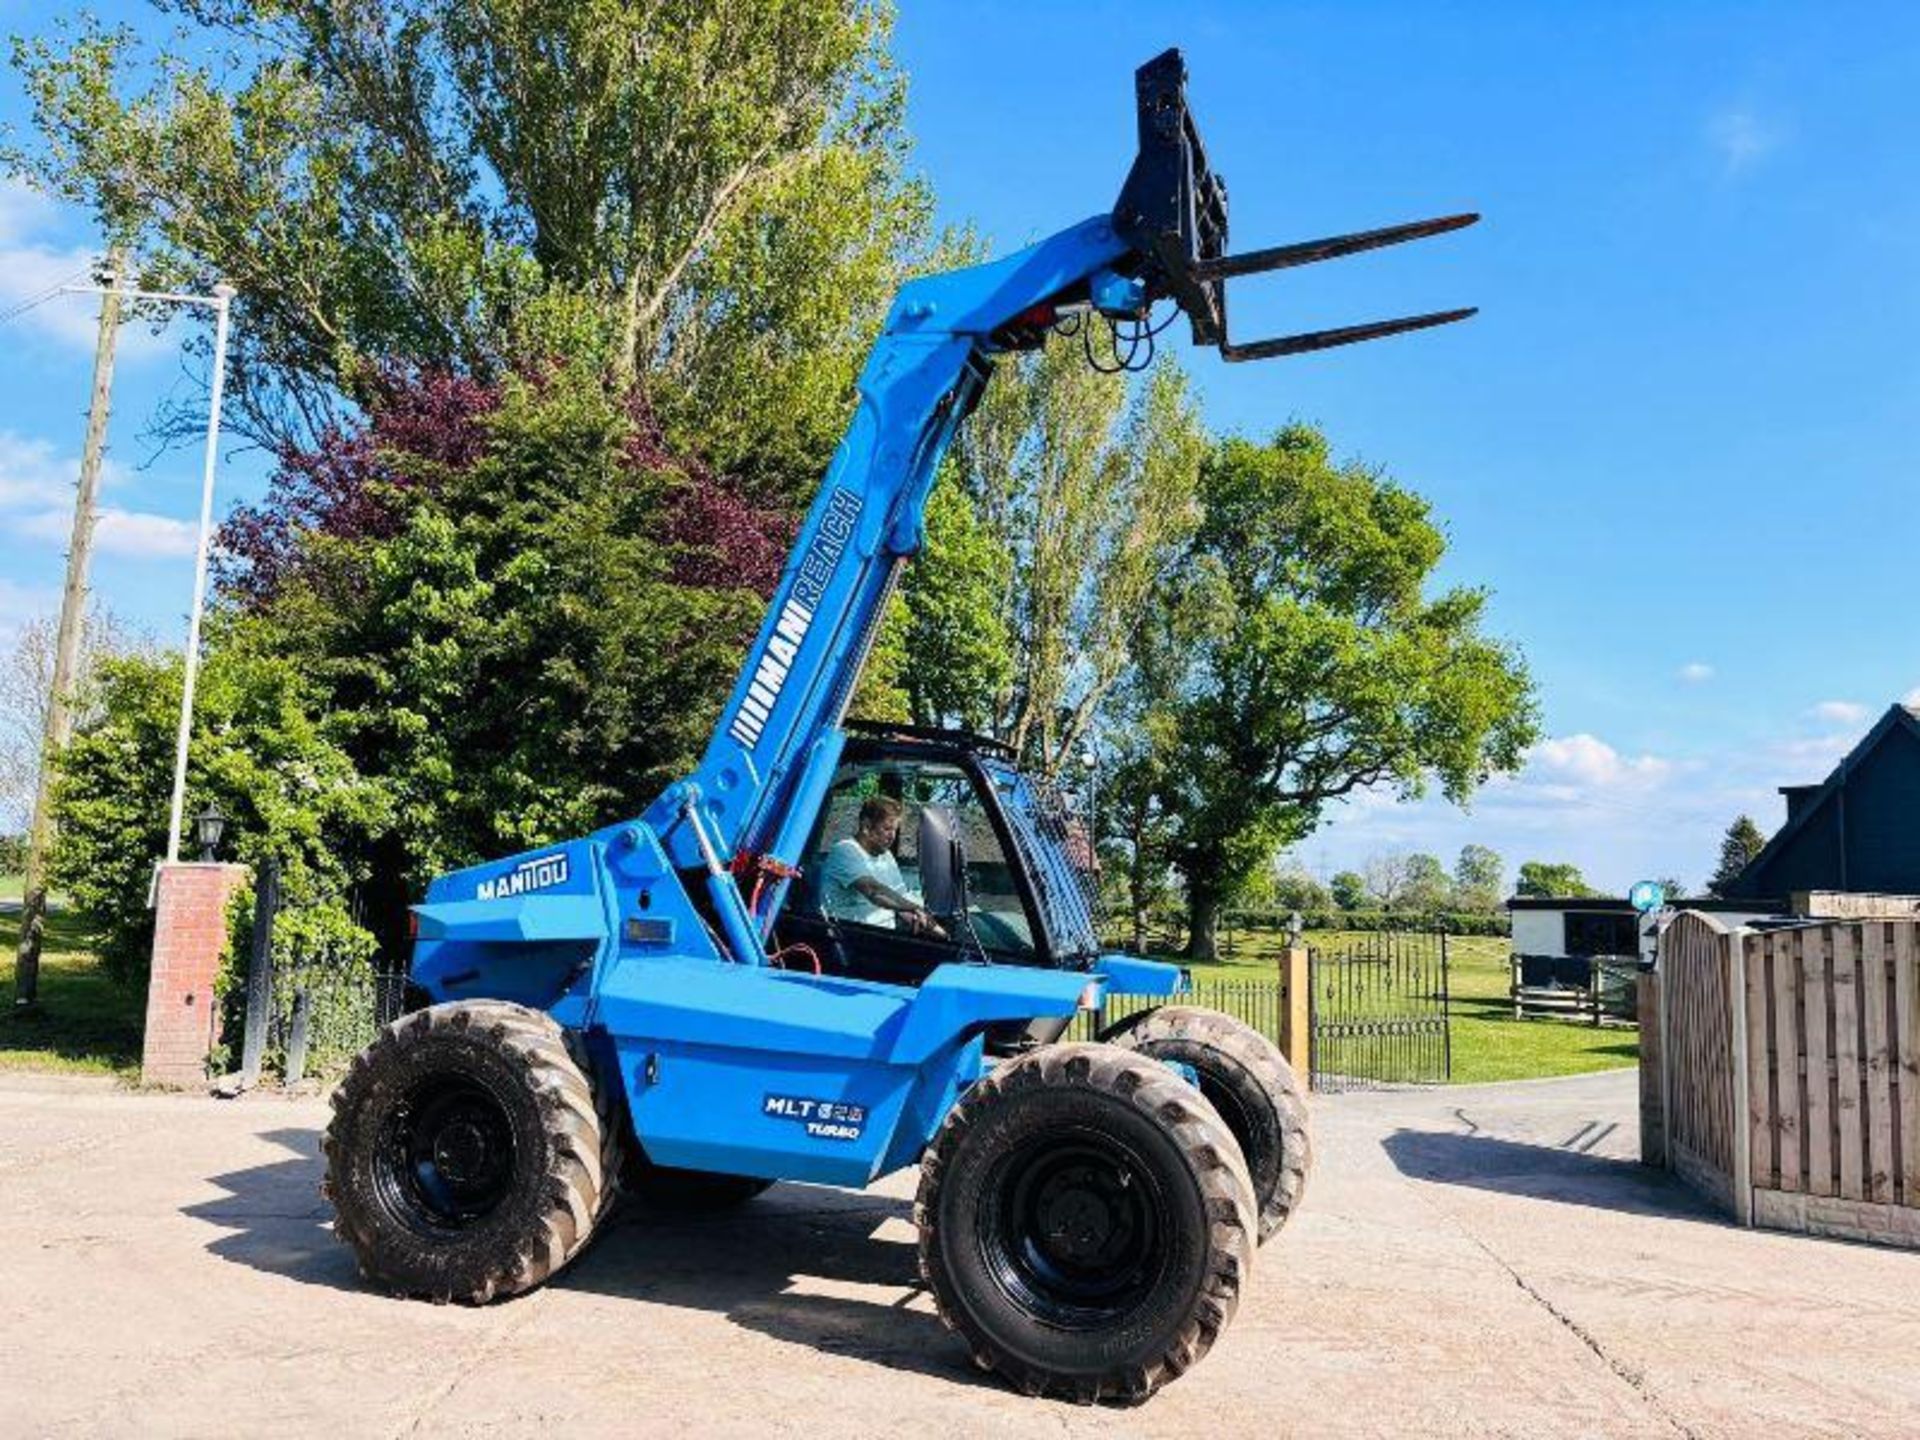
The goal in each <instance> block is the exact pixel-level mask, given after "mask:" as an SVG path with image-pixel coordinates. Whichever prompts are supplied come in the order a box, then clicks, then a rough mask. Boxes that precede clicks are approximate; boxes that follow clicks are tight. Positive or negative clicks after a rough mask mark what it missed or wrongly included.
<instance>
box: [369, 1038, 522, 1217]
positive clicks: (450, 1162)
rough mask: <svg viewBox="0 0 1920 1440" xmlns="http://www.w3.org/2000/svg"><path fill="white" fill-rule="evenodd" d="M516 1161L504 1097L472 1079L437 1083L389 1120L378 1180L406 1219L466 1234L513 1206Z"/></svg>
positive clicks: (425, 1084)
mask: <svg viewBox="0 0 1920 1440" xmlns="http://www.w3.org/2000/svg"><path fill="white" fill-rule="evenodd" d="M514 1158H515V1146H514V1138H513V1122H512V1120H511V1118H510V1117H509V1116H508V1114H507V1109H506V1107H505V1106H504V1105H502V1104H501V1103H500V1099H499V1097H498V1096H496V1095H495V1094H494V1093H493V1092H492V1091H491V1090H489V1089H488V1088H487V1087H486V1086H485V1085H482V1084H480V1083H479V1082H478V1081H476V1080H473V1079H471V1078H469V1077H467V1076H431V1077H429V1078H427V1079H424V1080H421V1081H420V1082H419V1083H417V1084H416V1085H414V1086H413V1088H412V1089H411V1090H409V1091H408V1092H407V1094H406V1097H405V1099H403V1100H402V1101H401V1103H400V1104H399V1105H397V1106H396V1107H395V1108H394V1110H393V1113H392V1114H391V1115H390V1116H389V1117H388V1119H387V1123H386V1125H385V1127H384V1133H383V1135H382V1144H381V1145H380V1150H379V1158H378V1160H377V1161H376V1162H375V1169H374V1180H375V1183H376V1184H377V1186H378V1187H379V1191H380V1198H381V1199H382V1200H383V1201H384V1202H385V1203H386V1205H387V1207H388V1208H389V1209H390V1210H392V1211H394V1212H395V1213H396V1214H397V1215H399V1216H400V1217H401V1218H402V1219H405V1220H407V1221H409V1222H411V1223H412V1224H414V1225H415V1226H416V1227H418V1226H424V1227H427V1228H429V1229H433V1230H459V1229H464V1228H465V1227H467V1226H469V1225H472V1224H475V1223H477V1222H478V1221H480V1220H482V1219H484V1218H485V1217H486V1216H487V1215H489V1214H491V1213H492V1212H493V1210H494V1209H495V1208H496V1207H498V1205H499V1204H500V1202H501V1201H502V1200H503V1199H505V1198H506V1196H507V1194H508V1192H509V1191H510V1190H511V1189H512V1188H513V1175H514Z"/></svg>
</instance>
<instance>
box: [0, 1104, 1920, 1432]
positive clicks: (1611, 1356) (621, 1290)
mask: <svg viewBox="0 0 1920 1440" xmlns="http://www.w3.org/2000/svg"><path fill="white" fill-rule="evenodd" d="M1633 1104H1634V1076H1633V1073H1632V1072H1631V1071H1627V1072H1623V1073H1615V1074H1612V1075H1606V1076H1595V1077H1586V1078H1582V1079H1578V1080H1566V1081H1543V1082H1534V1083H1530V1084H1519V1085H1507V1086H1489V1087H1484V1088H1478V1089H1460V1090H1449V1091H1430V1092H1412V1093H1408V1092H1401V1093H1394V1094H1375V1095H1361V1096H1346V1097H1339V1098H1331V1099H1326V1100H1323V1101H1321V1102H1319V1104H1318V1106H1317V1109H1316V1120H1317V1124H1318V1135H1319V1143H1320V1163H1319V1168H1318V1170H1317V1172H1316V1174H1315V1177H1314V1180H1313V1183H1312V1185H1311V1186H1310V1188H1309V1191H1308V1195H1307V1203H1306V1208H1305V1211H1304V1213H1302V1214H1301V1215H1300V1217H1299V1218H1298V1219H1297V1220H1296V1221H1295V1222H1294V1223H1293V1225H1292V1226H1290V1227H1289V1229H1288V1230H1287V1231H1286V1232H1285V1233H1284V1234H1283V1235H1282V1236H1281V1237H1280V1238H1279V1239H1278V1240H1276V1241H1275V1242H1274V1243H1273V1244H1272V1245H1270V1246H1268V1247H1267V1248H1266V1249H1265V1250H1264V1251H1262V1253H1261V1263H1260V1265H1259V1266H1258V1267H1257V1268H1256V1270H1255V1272H1254V1279H1253V1286H1252V1289H1251V1292H1250V1293H1249V1295H1248V1297H1247V1299H1246V1300H1245V1301H1244V1302H1243V1303H1242V1305H1241V1308H1240V1313H1239V1317H1238V1319H1237V1320H1236V1321H1235V1323H1234V1324H1233V1326H1232V1327H1231V1328H1230V1329H1229V1330H1228V1332H1227V1334H1226V1336H1225V1337H1224V1338H1223V1339H1222V1341H1221V1343H1220V1344H1219V1345H1218V1346H1217V1347H1216V1348H1215V1349H1214V1351H1213V1353H1212V1354H1211V1355H1210V1356H1209V1357H1208V1358H1207V1359H1206V1361H1205V1362H1204V1363H1202V1364H1201V1365H1200V1366H1199V1367H1198V1368H1197V1369H1195V1370H1194V1371H1193V1372H1192V1373H1191V1374H1190V1375H1188V1376H1186V1377H1185V1378H1183V1379H1181V1380H1179V1381H1177V1382H1175V1383H1174V1384H1173V1385H1172V1386H1170V1387H1169V1388H1168V1389H1166V1390H1164V1391H1162V1392H1161V1394H1160V1395H1158V1396H1157V1397H1155V1398H1154V1399H1153V1400H1151V1401H1149V1402H1148V1403H1147V1404H1146V1405H1144V1406H1142V1407H1140V1408H1137V1409H1133V1410H1120V1411H1112V1410H1082V1409H1077V1408H1075V1407H1072V1406H1069V1405H1063V1404H1056V1403H1051V1402H1038V1401H1032V1400H1026V1399H1023V1398H1021V1397H1019V1396H1016V1395H1013V1394H1011V1393H1009V1392H1008V1391H1006V1390H1005V1389H1003V1388H1002V1387H1001V1386H1000V1385H998V1384H997V1383H996V1382H995V1381H994V1380H992V1379H991V1378H990V1377H985V1376H981V1375H978V1374H976V1373H974V1372H973V1371H972V1370H971V1369H970V1367H969V1366H968V1365H967V1363H966V1360H965V1357H964V1356H963V1354H962V1352H961V1350H960V1348H959V1346H958V1345H957V1344H956V1343H955V1342H954V1340H953V1339H952V1338H951V1337H950V1336H948V1335H947V1334H946V1333H945V1332H944V1331H943V1330H942V1329H941V1327H940V1325H939V1323H938V1321H937V1320H936V1319H935V1318H934V1316H933V1314H932V1312H931V1306H930V1305H929V1303H928V1301H927V1300H926V1298H925V1297H924V1296H923V1295H922V1294H920V1293H919V1292H918V1290H917V1289H916V1288H915V1280H914V1260H913V1249H912V1238H913V1235H912V1228H911V1226H910V1224H909V1223H908V1218H907V1217H908V1205H907V1200H906V1197H907V1196H908V1195H909V1194H910V1193H911V1183H912V1177H911V1176H900V1177H895V1178H894V1180H893V1181H892V1182H890V1183H889V1184H887V1185H886V1186H885V1187H883V1189H882V1190H881V1191H879V1192H876V1193H869V1194H864V1195H862V1194H849V1193H846V1192H841V1191H834V1190H819V1189H811V1188H807V1187H802V1186H781V1187H777V1188H776V1189H775V1190H774V1191H772V1192H770V1193H769V1194H768V1195H767V1196H766V1197H764V1198H763V1199H762V1200H760V1201H757V1202H755V1203H754V1204H753V1205H751V1206H749V1207H747V1208H746V1209H745V1210H742V1211H740V1212H738V1213H737V1214H736V1215H733V1216H730V1217H726V1218H716V1219H706V1220H701V1221H693V1222H683V1223H675V1224H671V1225H663V1224H659V1223H657V1222H644V1221H639V1220H634V1219H623V1220H621V1221H620V1222H618V1223H616V1224H615V1225H614V1226H613V1227H612V1228H611V1229H610V1230H609V1232H608V1233H607V1234H605V1235H604V1236H603V1237H602V1238H601V1240H600V1241H599V1242H598V1243H597V1244H596V1245H595V1247H594V1249H593V1250H592V1251H591V1252H589V1254H588V1255H587V1256H585V1257H584V1258H583V1259H582V1261H581V1262H580V1263H579V1264H578V1265H576V1266H575V1267H574V1268H573V1269H572V1270H571V1271H569V1272H568V1273H567V1275H566V1277H565V1278H564V1279H563V1280H562V1281H561V1282H560V1283H558V1284H556V1285H554V1286H551V1287H549V1288H547V1289H545V1290H543V1291H540V1292H537V1293H536V1294H534V1295H532V1296H529V1297H527V1298H524V1299H522V1300H519V1301H515V1302H512V1303H509V1304H505V1305H500V1306H496V1307H493V1308H490V1309H486V1310H478V1311H475V1310H463V1309H457V1308H436V1307H433V1306H429V1305H422V1304H414V1303H403V1302H400V1301H395V1300H389V1299H386V1298H384V1297H382V1296H379V1295H375V1294H372V1293H369V1292H367V1291H366V1290H364V1289H362V1288H361V1287H360V1285H359V1284H358V1282H357V1280H356V1278H355V1274H354V1267H353V1265H352V1262H351V1260H350V1259H349V1257H348V1255H347V1253H346V1252H345V1250H344V1249H342V1248H341V1247H340V1246H338V1245H336V1244H335V1243H334V1241H333V1239H332V1236H331V1234H330V1232H329V1230H328V1225H327V1212H326V1210H325V1208H324V1207H323V1205H322V1204H321V1202H320V1199H319V1196H318V1194H317V1187H318V1184H319V1179H320V1164H319V1160H318V1158H317V1136H318V1132H319V1129H320V1127H321V1126H322V1125H323V1124H324V1123H325V1116H326V1109H325V1106H324V1104H322V1103H321V1102H319V1101H316V1100H311V1099H309V1100H291V1101H290V1100H280V1099H271V1098H251V1099H246V1100H241V1101H236V1102H219V1101H213V1100H205V1099H198V1098H191V1099H189V1098H173V1097H165V1096H155V1095H137V1094H130V1093H126V1092H123V1091H116V1090H114V1089H112V1088H111V1087H109V1086H105V1085H101V1084H97V1083H92V1082H86V1081H73V1080H59V1079H39V1078H26V1077H19V1076H13V1077H0V1257H4V1264H5V1271H4V1274H3V1275H0V1365H4V1372H0V1373H4V1375H5V1379H4V1381H0V1435H8V1436H14V1435H21V1436H25V1435H75V1436H105V1435H142V1436H146V1435H182V1436H208V1435H269V1434H270V1435H275V1436H286V1435H325V1436H328V1437H330V1440H332V1437H350V1436H410V1435H435V1436H439V1435H474V1434H528V1435H531V1434H546V1435H553V1436H567V1437H573V1436H594V1435H608V1434H632V1435H657V1434H671V1433H679V1434H682V1435H686V1436H694V1435H698V1436H700V1437H703V1440H704V1437H706V1436H710V1435H765V1434H796V1435H807V1436H822V1435H841V1434H855V1435H868V1434H872V1435H878V1434H892V1435H900V1434H921V1433H940V1434H1009V1435H1015V1434H1017V1435H1022V1436H1029V1435H1032V1434H1034V1433H1036V1432H1047V1433H1053V1432H1066V1433H1075V1434H1080V1433H1084V1434H1089V1435H1092V1434H1099V1435H1102V1436H1116V1435H1134V1434H1139V1435H1179V1436H1182V1437H1188V1440H1211V1437H1216V1436H1234V1435H1248V1436H1256V1435H1257V1436H1262V1437H1271V1436H1287V1435H1315V1436H1319V1435H1479V1434H1501V1435H1527V1436H1543V1435H1607V1436H1611V1435H1636V1436H1637V1435H1661V1436H1673V1435H1698V1436H1710V1435H1711V1436H1718V1435H1726V1436H1739V1435H1756V1434H1765V1435H1767V1436H1769V1437H1779V1436H1783V1435H1798V1434H1822V1435H1836V1436H1837V1435H1887V1436H1895V1435H1912V1434H1915V1433H1916V1432H1920V1359H1917V1358H1916V1357H1920V1256H1916V1255H1913V1254H1901V1253H1893V1252H1883V1251H1875V1250H1871V1249H1866V1248H1863V1247H1857V1246H1849V1245H1844V1244H1839V1243H1835V1242H1830V1241H1821V1240H1809V1239H1804V1238H1796V1237H1787V1236H1776V1235H1767V1234H1759V1233H1748V1232H1742V1231H1739V1230H1736V1229H1733V1228H1731V1227H1730V1226H1728V1225H1725V1224H1723V1223H1721V1222H1720V1221H1719V1220H1717V1219H1715V1218H1713V1217H1712V1216H1710V1215H1708V1214H1706V1213H1705V1212H1703V1211H1702V1210H1700V1209H1699V1208H1698V1207H1697V1206H1695V1205H1694V1204H1693V1203H1692V1202H1691V1201H1690V1200H1689V1199H1688V1197H1687V1196H1686V1195H1685V1194H1684V1193H1683V1192H1682V1191H1680V1190H1678V1189H1677V1188H1675V1187H1674V1186H1673V1185H1671V1184H1670V1183H1669V1182H1667V1181H1666V1180H1664V1179H1663V1178H1660V1177H1658V1176H1655V1175H1653V1174H1650V1173H1649V1172H1646V1171H1644V1170H1642V1169H1641V1168H1640V1167H1639V1166H1638V1165H1636V1164H1634V1163H1632V1162H1631V1160H1630V1159H1629V1158H1628V1157H1630V1156H1631V1155H1632V1153H1633V1150H1634V1137H1633V1133H1632V1117H1633Z"/></svg>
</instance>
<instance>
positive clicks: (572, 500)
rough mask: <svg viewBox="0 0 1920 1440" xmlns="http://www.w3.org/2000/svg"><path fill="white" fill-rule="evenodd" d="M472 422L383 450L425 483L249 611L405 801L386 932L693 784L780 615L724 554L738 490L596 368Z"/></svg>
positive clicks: (537, 385) (360, 755) (309, 549)
mask: <svg viewBox="0 0 1920 1440" xmlns="http://www.w3.org/2000/svg"><path fill="white" fill-rule="evenodd" d="M467 423H468V425H469V427H470V428H471V429H472V430H473V431H474V432H475V433H474V434H473V435H472V436H471V437H470V438H468V439H466V440H463V441H461V442H460V443H458V444H453V443H451V442H450V441H448V440H447V439H445V438H441V439H438V440H436V442H435V444H434V445H433V446H431V447H428V448H429V449H430V450H433V451H436V452H438V453H441V454H444V453H447V452H449V451H452V452H454V453H455V454H456V456H457V458H456V459H455V460H454V461H452V462H451V463H448V462H447V461H445V460H441V459H434V458H432V457H431V456H430V455H422V454H420V453H417V452H414V453H406V452H390V453H389V458H388V460H387V461H386V466H387V468H388V469H390V470H393V471H396V472H402V473H404V472H409V471H410V472H411V473H413V474H414V476H415V483H413V484H411V485H410V486H408V487H407V488H404V489H393V488H391V487H389V492H388V493H389V495H390V503H391V506H392V512H391V519H390V521H389V523H388V524H387V525H386V526H384V527H381V528H380V529H378V530H376V531H374V532H373V533H370V534H360V535H344V536H333V535H319V534H308V535H307V536H305V538H304V544H305V547H306V548H305V552H304V557H305V558H304V563H303V564H302V565H301V566H299V567H297V568H296V569H294V570H293V571H292V572H290V574H289V575H287V576H286V577H285V578H284V579H283V580H282V582H281V584H280V586H279V588H278V590H277V591H275V592H273V593H272V594H270V595H268V596H267V597H266V598H264V599H263V600H261V601H260V602H258V609H257V613H258V614H259V616H260V621H261V624H262V626H263V627H270V628H271V629H272V632H273V634H274V637H275V644H277V646H278V647H279V648H280V650H281V652H282V653H284V654H285V655H287V656H288V657H289V658H291V659H292V660H294V661H295V662H296V663H298V664H299V666H300V667H301V669H302V672H303V673H305V674H307V675H310V676H312V677H313V678H314V682H315V684H317V685H318V686H319V687H320V688H321V691H322V693H323V694H324V696H325V698H326V704H327V707H328V710H329V712H330V713H331V714H332V715H333V716H334V717H335V724H336V726H337V729H338V732H339V733H340V735H341V737H342V743H343V744H344V745H345V746H346V748H347V749H348V751H349V753H350V754H351V755H352V756H353V758H354V760H355V763H356V765H357V766H358V768H359V770H360V771H361V773H363V774H366V775H369V776H374V777H378V778H380V779H381V780H382V781H383V783H384V784H385V785H386V786H387V787H388V789H389V791H390V793H391V794H392V796H393V799H394V802H395V806H396V810H395V823H394V826H393V828H392V830H391V831H390V832H389V833H388V834H387V835H386V836H385V837H383V840H382V845H381V848H380V852H379V854H378V855H377V856H376V858H375V863H374V864H373V865H372V866H371V869H372V870H373V873H374V879H375V882H376V885H377V886H378V887H380V890H379V894H378V897H377V903H376V904H375V906H374V908H375V910H376V911H377V912H378V914H379V916H380V917H381V919H382V921H383V938H385V939H392V938H394V937H393V932H392V930H391V929H388V928H385V927H390V926H393V925H397V924H398V922H399V919H400V916H401V909H402V906H403V904H404V901H405V900H406V898H407V895H408V891H409V890H412V891H414V892H416V893H417V890H418V887H419V886H420V885H421V884H423V883H424V882H425V881H426V880H427V879H429V878H430V877H432V876H433V875H435V874H437V873H440V872H442V871H445V870H449V869H453V868H457V867H459V866H462V865H467V864H472V863H474V862H475V861H478V860H480V859H483V858H485V857H487V856H490V855H498V854H502V853H508V852H512V851H516V850H521V849H524V848H526V847H528V846H532V845H537V844H542V843H545V842H547V841H550V840H553V839H555V838H557V837H561V836H567V835H577V834H580V833H583V832H585V831H587V830H590V829H593V828H596V827H597V826H599V825H602V824H606V823H609V822H611V821H612V820H615V819H617V818H619V817H621V816H622V815H628V814H632V813H634V812H635V811H636V810H637V809H638V808H639V806H641V805H643V804H644V803H645V802H646V801H647V800H649V799H651V798H652V796H653V794H654V793H656V792H657V791H658V790H659V789H660V788H662V787H663V786H664V785H665V784H666V783H667V782H668V781H670V780H671V779H673V778H675V777H676V776H678V775H679V774H681V773H683V772H684V771H685V770H686V769H687V768H688V767H689V765H690V764H691V763H692V761H693V760H694V758H695V757H696V756H697V755H698V753H699V750H700V748H701V746H702V745H703V744H704V742H705V740H706V737H707V734H708V731H709V730H710V728H711V726H712V724H713V721H714V718H715V716H716V715H717V713H718V710H719V707H720V704H721V703H722V701H723V700H724V698H725V696H726V692H727V689H728V686H729V684H730V682H731V680H732V678H733V675H734V673H735V671H736V670H737V668H738V665H739V661H740V656H741V654H742V652H743V650H744V648H745V645H746V643H747V640H748V639H749V638H750V636H751V634H752V630H753V627H754V625H755V623H756V622H757V621H758V619H759V617H760V614H761V612H762V609H763V607H764V603H765V590H764V589H763V590H760V591H756V590H754V589H750V588H747V587H746V586H745V585H743V584H740V583H739V582H738V578H736V572H737V571H738V569H739V561H740V559H741V556H742V555H744V554H747V553H748V552H745V551H741V552H739V553H736V554H733V555H728V554H713V553H710V551H711V544H710V542H711V540H712V538H713V537H712V533H711V532H712V531H713V529H714V528H715V527H716V525H717V523H718V522H717V520H716V518H715V517H716V515H717V514H719V513H721V512H720V511H718V510H717V509H716V507H717V506H718V505H719V504H720V502H721V501H722V500H723V499H724V496H725V493H726V492H725V490H724V488H723V487H721V486H720V485H719V483H718V482H717V481H716V480H714V478H713V477H711V476H705V475H701V474H690V473H688V472H687V471H686V470H684V469H682V468H680V467H679V466H678V465H677V463H676V462H675V461H674V459H673V458H672V457H671V455H670V454H668V453H666V452H665V451H663V450H662V448H661V446H660V444H659V439H658V435H657V434H649V432H648V431H647V429H646V427H645V426H644V424H643V423H642V422H641V421H640V420H637V419H636V415H635V412H634V411H633V409H632V408H631V407H630V406H629V405H627V404H624V403H622V402H621V400H620V399H619V398H618V397H617V396H616V395H613V394H610V393H609V392H608V390H607V387H606V386H605V384H604V383H603V382H602V378H601V377H600V376H599V375H597V374H593V373H588V372H586V371H585V369H584V367H580V366H574V367H568V368H564V369H561V370H558V371H554V372H551V373H549V374H546V375H543V376H541V377H539V378H538V379H535V380H522V379H517V378H512V377H510V378H509V379H508V380H507V381H506V382H505V383H504V384H503V385H502V386H501V388H500V391H499V393H498V399H497V404H495V405H494V406H493V408H491V409H488V410H485V411H484V412H483V413H481V414H479V415H478V416H477V417H475V418H473V419H472V420H471V421H469V422H467ZM376 424H377V421H376ZM762 565H763V568H766V569H768V570H769V571H770V572H777V551H775V554H774V560H773V563H772V564H771V565H766V564H765V562H764V559H763V561H762ZM762 578H763V583H764V584H765V585H768V586H770V585H771V582H772V573H769V574H767V575H766V576H764V577H762Z"/></svg>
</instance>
